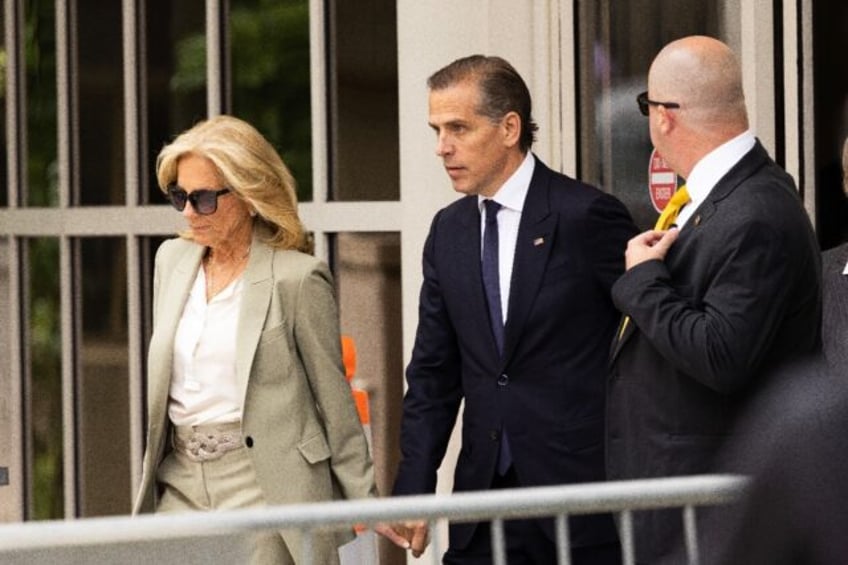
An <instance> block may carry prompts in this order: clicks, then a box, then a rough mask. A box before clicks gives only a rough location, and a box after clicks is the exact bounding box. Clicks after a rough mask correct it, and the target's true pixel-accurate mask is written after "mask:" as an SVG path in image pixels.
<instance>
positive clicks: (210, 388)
mask: <svg viewBox="0 0 848 565" xmlns="http://www.w3.org/2000/svg"><path fill="white" fill-rule="evenodd" d="M243 287H244V284H243V282H242V277H238V278H237V279H236V280H234V281H233V282H231V283H230V284H229V285H228V286H227V288H225V289H224V290H222V291H221V292H219V293H218V294H216V295H215V296H214V297H212V300H211V301H210V302H208V303H207V302H206V276H205V274H204V272H203V268H202V267H201V268H200V269H198V272H197V277H196V278H195V280H194V285H193V286H192V288H191V293H190V294H189V297H188V300H187V301H186V305H185V308H184V309H183V315H182V317H181V318H180V323H179V325H178V326H177V333H176V335H175V336H174V364H173V369H172V376H171V390H170V399H169V402H168V416H169V417H170V418H171V422H173V423H174V425H177V426H196V425H200V424H223V423H228V422H237V421H239V420H241V413H242V398H241V395H240V394H239V387H238V384H237V381H236V328H237V326H238V316H239V310H240V309H241V297H242V288H243Z"/></svg>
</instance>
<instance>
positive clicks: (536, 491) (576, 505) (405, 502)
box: [0, 475, 747, 565]
mask: <svg viewBox="0 0 848 565" xmlns="http://www.w3.org/2000/svg"><path fill="white" fill-rule="evenodd" d="M746 484H747V479H745V478H743V477H738V476H728V475H702V476H691V477H675V478H664V479H646V480H636V481H617V482H607V483H588V484H580V485H563V486H552V487H535V488H522V489H508V490H497V491H484V492H468V493H457V494H452V495H426V496H405V497H395V498H383V499H372V500H353V501H341V502H321V503H313V504H299V505H290V506H277V507H267V508H251V509H245V510H231V511H221V512H209V513H204V514H203V517H202V519H198V514H197V513H186V514H160V515H145V516H137V517H129V516H122V517H109V518H86V519H79V520H72V521H48V522H27V523H20V524H8V525H3V526H0V561H2V560H3V556H4V554H7V553H8V552H12V551H23V550H33V549H44V548H51V547H52V548H62V547H69V546H77V547H79V546H84V545H98V544H136V545H137V544H138V543H139V542H156V541H165V540H174V539H190V538H195V537H198V538H209V537H210V536H226V535H229V536H233V535H239V534H245V533H250V532H255V531H260V530H267V529H299V530H302V531H303V532H304V544H305V546H304V558H305V563H306V564H307V565H310V564H312V563H313V562H312V559H311V539H312V538H311V533H312V532H314V531H316V530H320V529H327V528H332V529H335V528H350V527H352V526H355V525H357V524H366V525H367V524H375V523H380V522H384V523H393V522H401V521H407V520H427V521H429V522H430V524H431V531H432V532H433V533H434V534H435V535H434V539H433V540H432V542H431V543H433V544H434V545H435V548H436V551H433V552H431V553H432V555H433V562H434V563H438V562H439V558H440V556H441V553H442V550H443V549H444V546H445V544H444V540H442V539H440V536H439V535H438V529H437V528H435V527H434V526H435V525H436V522H438V521H439V520H455V521H489V520H491V522H492V540H493V551H494V560H495V563H496V564H497V565H506V558H505V553H504V546H503V521H504V520H508V519H512V518H533V517H549V516H553V517H554V518H555V520H556V536H557V546H558V556H559V564H560V565H569V564H570V548H569V541H568V520H567V519H568V516H571V515H577V514H599V513H606V512H613V513H617V514H618V516H619V525H620V532H621V537H622V550H623V557H624V563H625V565H632V564H633V563H634V557H633V555H634V552H633V530H632V521H631V518H632V513H633V512H635V511H640V510H655V509H662V508H680V509H681V510H682V512H683V520H684V524H685V542H686V550H687V555H688V559H689V563H690V564H697V563H698V547H697V543H696V539H697V532H696V525H695V508H696V507H700V506H714V505H723V504H730V503H733V502H735V501H736V500H738V499H739V497H740V496H741V494H742V492H743V490H744V488H745V486H746ZM180 562H182V561H180ZM158 564H159V565H164V564H163V562H162V561H159V562H158ZM314 565H320V564H314ZM363 565H366V564H363Z"/></svg>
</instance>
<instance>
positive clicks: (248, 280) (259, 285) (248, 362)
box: [236, 232, 274, 406]
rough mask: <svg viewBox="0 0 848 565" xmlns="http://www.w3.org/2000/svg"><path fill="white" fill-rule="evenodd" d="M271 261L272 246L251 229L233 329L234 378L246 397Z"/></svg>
mask: <svg viewBox="0 0 848 565" xmlns="http://www.w3.org/2000/svg"><path fill="white" fill-rule="evenodd" d="M273 261H274V249H273V248H272V247H270V246H269V245H267V244H265V243H264V242H262V240H261V237H260V236H259V235H258V233H257V232H254V234H253V243H252V244H251V253H250V259H249V260H248V263H247V267H245V270H244V275H243V280H244V287H243V291H242V292H243V294H242V299H241V300H242V302H241V310H240V311H239V321H238V330H237V333H236V379H237V384H238V387H239V390H240V391H241V395H242V398H244V399H245V400H246V394H247V385H248V382H249V378H250V369H251V367H252V366H253V357H254V355H255V354H256V348H257V346H258V345H259V339H260V337H261V336H262V330H263V328H264V327H265V319H266V317H267V315H268V305H269V304H270V303H271V294H272V292H273ZM242 405H243V406H244V405H245V404H244V403H243V404H242Z"/></svg>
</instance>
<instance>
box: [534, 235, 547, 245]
mask: <svg viewBox="0 0 848 565" xmlns="http://www.w3.org/2000/svg"><path fill="white" fill-rule="evenodd" d="M544 244H545V238H544V237H537V238H536V239H534V240H533V247H539V246H540V245H544Z"/></svg>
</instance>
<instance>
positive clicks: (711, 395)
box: [607, 143, 821, 563]
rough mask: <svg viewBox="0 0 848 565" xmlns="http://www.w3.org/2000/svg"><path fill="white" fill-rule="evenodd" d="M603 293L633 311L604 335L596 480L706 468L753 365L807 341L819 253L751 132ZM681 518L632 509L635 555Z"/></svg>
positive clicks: (787, 187) (673, 532) (816, 297)
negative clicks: (733, 158)
mask: <svg viewBox="0 0 848 565" xmlns="http://www.w3.org/2000/svg"><path fill="white" fill-rule="evenodd" d="M613 300H614V302H615V304H616V305H617V306H618V307H619V308H620V309H621V310H622V311H623V312H625V313H627V314H629V315H630V316H631V318H632V320H633V322H634V323H631V324H629V325H628V327H627V330H626V331H625V333H624V335H623V336H622V339H621V340H619V341H618V342H617V343H615V344H614V346H613V360H612V370H611V372H610V381H609V384H608V405H607V414H608V420H607V424H608V428H607V457H608V460H607V470H608V475H609V478H610V479H629V478H643V477H663V476H673V475H689V474H698V473H704V472H709V471H712V470H714V469H713V463H714V457H715V455H716V452H717V450H718V448H719V447H720V446H721V444H722V443H723V442H724V441H725V439H726V438H727V436H728V435H729V434H730V430H731V428H732V426H733V424H734V421H735V419H736V417H737V415H738V414H739V412H740V411H741V410H742V408H743V406H744V404H745V403H746V401H747V400H748V398H749V397H750V396H751V395H752V394H755V393H756V392H757V391H758V390H759V389H760V388H761V387H762V386H763V385H764V382H762V381H765V380H767V379H764V378H763V375H765V374H767V372H768V371H770V370H771V369H772V368H774V367H775V366H777V365H780V364H781V363H783V362H785V361H788V360H790V359H793V358H796V357H799V356H803V355H807V354H812V353H815V352H817V351H818V349H819V348H820V344H821V339H820V331H819V326H820V321H821V266H820V255H819V251H818V244H817V243H816V239H815V235H814V233H813V230H812V227H811V225H810V222H809V220H808V218H807V215H806V213H805V211H804V209H803V207H802V206H801V203H800V200H799V198H798V194H797V191H796V190H795V186H794V183H793V181H792V179H791V178H790V177H789V175H787V174H786V173H785V172H784V171H783V170H782V169H781V168H780V167H778V166H777V165H776V164H775V163H774V162H773V161H772V160H771V159H770V158H769V157H768V155H767V154H766V151H765V150H764V149H763V147H762V146H761V145H760V144H759V143H757V145H756V146H755V147H754V148H753V149H752V150H751V151H750V152H749V153H748V154H747V155H745V156H744V157H743V158H742V160H741V161H740V162H739V163H737V164H736V166H734V167H733V168H732V169H731V170H730V171H729V172H728V173H727V175H725V176H724V178H722V179H721V180H720V181H719V182H718V184H717V185H716V186H715V187H714V188H713V190H712V191H711V193H710V194H709V196H708V197H707V199H706V201H705V202H704V203H703V204H702V205H701V206H700V207H699V208H698V209H697V210H696V211H695V213H694V215H693V216H692V217H691V219H690V220H689V222H688V223H687V224H686V225H685V226H684V227H683V228H682V230H681V232H680V235H679V237H678V239H677V241H676V242H675V243H674V245H673V246H672V248H671V249H670V250H669V253H668V255H667V256H666V258H665V261H648V262H645V263H642V264H640V265H638V266H636V267H635V268H633V269H630V270H629V271H627V272H626V273H625V274H624V275H623V276H622V277H621V278H620V279H619V280H618V281H617V282H616V283H615V285H614V286H613ZM681 524H682V522H681V517H680V514H679V512H676V511H675V512H674V513H672V514H669V513H668V512H639V513H636V514H635V515H634V526H635V528H636V540H635V541H636V557H637V561H639V562H640V563H641V562H644V563H654V562H656V561H657V560H659V558H660V557H661V556H662V555H664V554H665V553H666V552H667V551H668V549H669V547H670V546H671V544H673V543H674V541H675V540H676V539H677V538H678V537H679V536H680V535H681Z"/></svg>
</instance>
